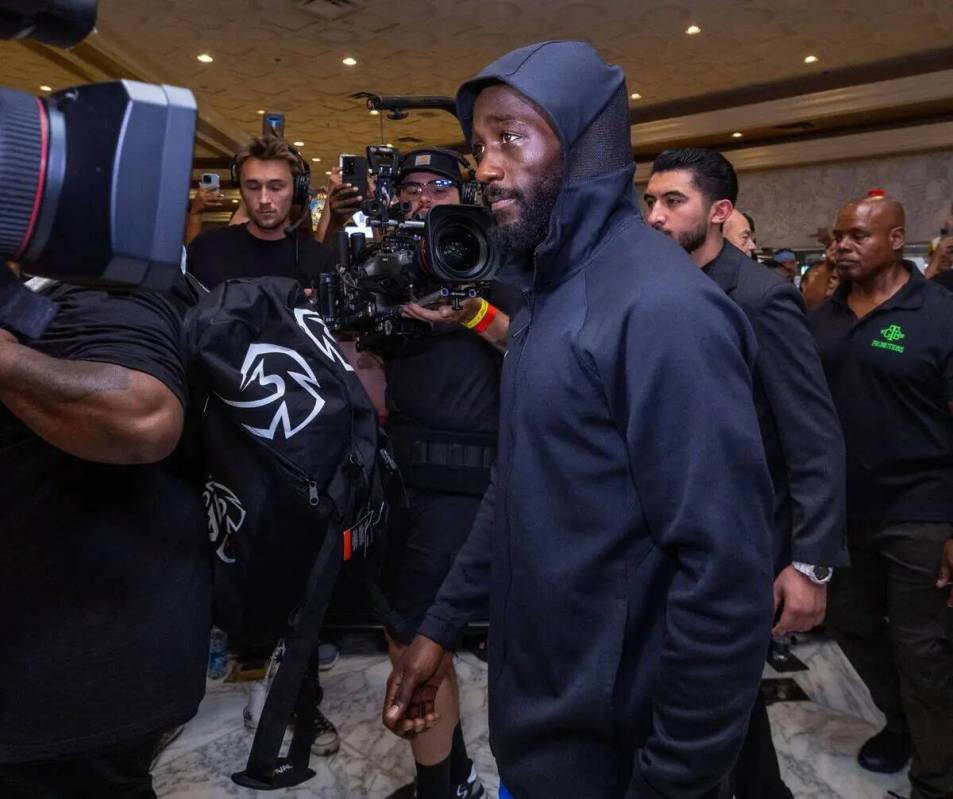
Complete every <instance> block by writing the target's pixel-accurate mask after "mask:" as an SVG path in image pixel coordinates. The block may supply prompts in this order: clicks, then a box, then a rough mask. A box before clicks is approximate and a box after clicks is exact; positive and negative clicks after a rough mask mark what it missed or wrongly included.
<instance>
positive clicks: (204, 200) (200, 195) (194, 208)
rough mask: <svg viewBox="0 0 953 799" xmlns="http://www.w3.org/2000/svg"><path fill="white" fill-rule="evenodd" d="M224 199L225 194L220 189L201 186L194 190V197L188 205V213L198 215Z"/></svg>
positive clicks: (219, 203)
mask: <svg viewBox="0 0 953 799" xmlns="http://www.w3.org/2000/svg"><path fill="white" fill-rule="evenodd" d="M224 200H225V195H224V194H223V193H222V191H221V189H218V188H215V187H209V188H207V189H203V188H202V187H201V186H199V188H198V189H197V190H196V192H195V197H194V198H193V199H192V203H191V204H190V205H189V213H190V214H191V215H192V216H198V215H199V214H201V213H204V212H205V211H206V210H208V209H209V208H212V207H215V206H218V205H221V204H222V202H224Z"/></svg>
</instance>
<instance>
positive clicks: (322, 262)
mask: <svg viewBox="0 0 953 799" xmlns="http://www.w3.org/2000/svg"><path fill="white" fill-rule="evenodd" d="M299 235H300V236H301V240H300V241H299V242H298V246H299V247H301V252H302V258H301V264H300V271H301V273H302V278H304V279H305V281H306V282H308V283H311V282H315V281H317V279H318V275H321V274H323V273H325V272H333V271H334V250H332V249H331V248H330V247H328V246H327V245H326V244H322V243H321V242H320V241H318V240H317V239H315V238H313V237H312V236H311V235H310V234H305V233H302V234H299ZM305 253H306V254H305Z"/></svg>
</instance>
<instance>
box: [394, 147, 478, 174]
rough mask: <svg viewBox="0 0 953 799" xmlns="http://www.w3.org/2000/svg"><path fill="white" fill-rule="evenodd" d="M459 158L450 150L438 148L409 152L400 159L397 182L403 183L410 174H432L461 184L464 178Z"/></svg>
mask: <svg viewBox="0 0 953 799" xmlns="http://www.w3.org/2000/svg"><path fill="white" fill-rule="evenodd" d="M461 157H462V156H460V155H458V154H457V153H455V152H453V151H452V150H441V149H439V148H427V149H421V150H411V151H410V152H409V153H407V154H406V155H404V156H403V157H402V158H401V159H400V168H399V169H398V172H397V180H398V182H401V181H403V180H404V178H405V177H406V176H407V175H409V174H410V173H411V172H433V174H435V175H440V176H441V177H444V178H450V180H453V181H455V182H457V183H463V181H464V180H465V178H464V176H463V173H462V172H461V171H460V167H461V163H460V158H461Z"/></svg>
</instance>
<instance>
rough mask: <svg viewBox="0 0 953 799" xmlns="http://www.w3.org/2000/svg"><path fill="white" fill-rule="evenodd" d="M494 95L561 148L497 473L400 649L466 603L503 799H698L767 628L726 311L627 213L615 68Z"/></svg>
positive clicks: (515, 58)
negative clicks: (507, 796) (483, 621)
mask: <svg viewBox="0 0 953 799" xmlns="http://www.w3.org/2000/svg"><path fill="white" fill-rule="evenodd" d="M488 80H495V81H502V82H504V83H506V84H508V85H510V86H511V87H513V88H514V89H516V90H518V91H519V92H521V93H522V94H523V95H525V96H526V97H528V98H530V99H531V100H533V101H534V102H535V103H536V105H537V106H538V107H539V108H541V109H542V110H543V111H544V113H546V114H547V115H548V117H549V119H550V120H551V121H552V125H553V127H554V129H555V130H556V131H557V133H558V134H559V137H560V139H561V141H562V144H563V152H564V154H565V155H564V158H565V172H564V179H563V186H562V190H561V193H560V195H559V198H558V200H557V203H556V207H555V209H554V211H553V214H552V219H551V222H550V229H549V236H548V238H547V239H546V240H545V242H543V243H542V244H541V245H540V246H539V247H538V248H537V250H536V253H535V270H534V277H533V285H532V288H531V289H530V290H528V291H527V293H526V299H527V304H526V307H525V308H524V309H523V311H521V312H520V314H519V315H518V316H517V317H516V318H515V319H514V320H513V322H512V323H511V327H510V330H511V343H510V348H509V352H508V354H507V356H506V358H505V360H504V365H503V378H502V398H501V414H500V415H501V418H500V438H499V459H498V464H497V469H496V475H495V479H494V483H493V484H492V485H491V487H490V490H489V492H488V494H487V498H486V500H485V501H484V504H483V506H482V507H481V510H480V513H479V514H478V517H477V521H476V524H475V527H474V529H473V531H472V534H471V536H470V538H469V539H468V541H467V543H466V544H465V546H464V549H463V550H462V552H461V554H460V556H459V557H458V559H457V561H456V563H455V565H454V567H453V569H452V570H451V572H450V574H449V575H448V577H447V580H446V582H445V583H444V585H443V588H442V589H441V591H440V594H439V596H438V597H437V599H436V602H435V604H434V606H433V608H432V609H431V611H430V612H429V614H428V616H427V618H426V619H425V621H424V623H423V624H422V626H421V628H420V632H421V633H422V634H423V635H425V636H427V637H429V638H431V639H433V640H435V641H437V642H439V643H441V644H442V645H443V646H445V647H447V648H449V647H451V646H452V645H453V644H452V642H453V641H454V640H455V636H456V635H457V634H458V633H459V632H460V630H461V628H462V626H463V624H464V622H465V621H466V619H467V617H468V616H469V615H470V614H471V613H473V612H475V611H476V610H477V609H479V608H480V606H481V603H482V602H485V601H486V599H487V595H489V602H490V631H491V632H490V647H489V649H490V652H489V654H490V666H489V692H490V740H491V745H492V748H493V752H494V754H495V756H496V758H497V761H498V763H499V768H500V773H501V777H502V781H503V783H504V784H506V786H507V787H508V788H509V789H510V791H511V792H512V793H513V794H514V796H516V797H517V798H518V799H543V798H544V797H545V799H590V798H591V799H612V798H613V797H623V796H624V797H626V798H627V799H636V798H638V799H642V798H643V797H666V798H667V799H693V798H694V797H709V796H716V795H717V792H718V789H719V785H720V783H721V782H722V781H723V779H724V778H725V775H726V774H727V773H728V771H729V770H730V769H731V767H732V764H733V762H734V760H735V758H736V756H737V753H738V750H739V749H740V747H741V741H742V739H743V737H744V734H745V731H746V729H747V726H748V718H749V713H750V710H751V706H752V703H753V701H754V697H755V694H756V692H757V690H758V687H759V683H760V677H761V670H762V664H763V662H764V655H765V650H766V648H767V642H768V640H769V638H770V627H771V617H772V593H771V581H772V567H771V554H770V552H771V547H770V527H771V521H770V520H771V504H772V493H771V485H770V480H769V477H768V471H767V468H766V466H765V461H764V451H763V448H762V444H761V437H760V433H759V429H758V421H757V417H756V415H755V410H754V406H753V402H752V382H751V369H752V365H753V363H754V358H755V343H754V337H753V335H752V332H751V329H750V327H749V326H748V323H747V322H746V320H745V318H744V315H743V314H742V312H741V311H740V310H739V309H738V308H737V307H736V306H735V305H734V304H733V303H732V302H731V301H730V300H729V299H728V298H727V297H726V296H725V294H724V292H722V291H721V290H720V289H719V288H718V287H717V286H716V285H715V284H714V283H713V282H711V281H710V280H709V279H708V278H707V277H705V275H703V274H702V272H701V270H699V269H698V268H697V267H696V266H695V265H694V264H693V263H692V262H691V261H690V260H689V259H688V257H687V255H685V253H684V252H682V250H681V249H680V248H679V247H678V245H677V244H675V243H674V242H672V241H670V240H668V239H667V238H666V237H664V236H662V235H661V234H659V233H657V232H656V231H654V230H652V229H650V228H649V227H647V226H646V225H644V224H643V223H642V221H641V220H640V218H639V215H638V209H637V206H636V203H635V195H634V188H633V182H632V179H633V168H634V167H633V163H632V157H631V150H630V144H629V137H628V131H629V127H628V104H627V99H626V98H627V95H626V89H625V82H624V78H623V75H622V72H621V70H619V69H618V68H617V67H609V66H607V65H606V64H605V63H604V62H603V61H602V59H601V58H599V56H598V55H597V54H596V52H595V51H594V50H593V49H592V48H591V47H589V46H588V45H586V44H583V43H579V42H549V43H545V44H540V45H534V46H531V47H528V48H524V49H522V50H517V51H515V52H513V53H510V54H509V55H507V56H504V57H503V58H502V59H500V60H499V61H497V62H496V63H494V64H493V65H491V66H490V67H488V68H487V69H486V70H484V72H482V73H481V74H480V75H479V76H478V78H476V79H475V80H474V81H471V82H470V83H468V84H464V86H463V87H462V89H461V90H460V93H459V95H458V98H457V102H458V111H459V115H460V119H461V121H462V124H463V126H464V132H465V133H466V134H467V136H468V137H469V134H470V127H471V122H472V112H473V103H474V99H475V97H476V94H477V93H478V92H479V90H480V89H481V88H482V86H483V85H484V84H485V83H486V82H487V81H488Z"/></svg>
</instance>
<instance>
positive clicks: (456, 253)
mask: <svg viewBox="0 0 953 799" xmlns="http://www.w3.org/2000/svg"><path fill="white" fill-rule="evenodd" d="M437 254H438V256H439V258H440V260H441V261H442V262H443V264H444V266H446V268H447V270H449V271H450V272H453V273H455V274H456V275H458V276H459V277H467V276H468V275H469V273H470V272H471V271H472V270H473V268H474V267H477V266H479V265H480V261H481V259H482V255H483V253H482V248H481V247H480V242H479V240H478V239H477V237H476V236H475V235H473V231H472V230H470V229H468V228H466V227H463V226H462V225H452V226H450V227H447V228H445V229H443V230H441V231H440V234H439V235H438V236H437Z"/></svg>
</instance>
